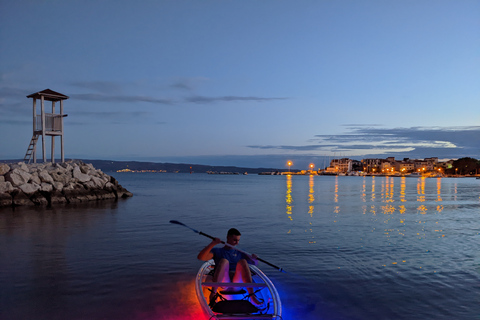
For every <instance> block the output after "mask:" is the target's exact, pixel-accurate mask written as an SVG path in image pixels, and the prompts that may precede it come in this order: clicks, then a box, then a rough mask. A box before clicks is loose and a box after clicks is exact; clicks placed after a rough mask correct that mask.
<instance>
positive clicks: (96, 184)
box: [0, 161, 133, 207]
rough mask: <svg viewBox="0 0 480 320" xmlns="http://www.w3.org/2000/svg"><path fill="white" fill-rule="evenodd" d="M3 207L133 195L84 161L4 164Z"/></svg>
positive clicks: (1, 166)
mask: <svg viewBox="0 0 480 320" xmlns="http://www.w3.org/2000/svg"><path fill="white" fill-rule="evenodd" d="M0 172H2V174H0V207H3V206H27V205H30V206H32V205H38V206H51V205H52V204H65V203H77V202H86V201H98V200H104V199H114V198H115V199H118V198H126V197H131V196H133V194H132V193H131V192H129V191H128V190H126V189H125V188H123V187H122V186H121V185H120V184H119V183H118V181H117V180H116V179H115V178H113V177H111V176H109V175H108V174H105V173H104V172H102V171H101V170H97V169H95V168H94V167H93V165H92V164H85V163H83V162H81V161H69V162H67V163H53V164H52V163H35V164H29V165H26V164H25V163H23V162H19V163H16V164H11V165H5V164H0Z"/></svg>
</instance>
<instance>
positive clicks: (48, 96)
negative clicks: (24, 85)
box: [27, 89, 68, 101]
mask: <svg viewBox="0 0 480 320" xmlns="http://www.w3.org/2000/svg"><path fill="white" fill-rule="evenodd" d="M42 96H43V99H44V100H47V101H60V100H67V99H68V96H66V95H64V94H61V93H58V92H55V91H53V90H50V89H45V90H43V91H39V92H35V93H32V94H31V95H28V96H27V98H34V99H41V97H42Z"/></svg>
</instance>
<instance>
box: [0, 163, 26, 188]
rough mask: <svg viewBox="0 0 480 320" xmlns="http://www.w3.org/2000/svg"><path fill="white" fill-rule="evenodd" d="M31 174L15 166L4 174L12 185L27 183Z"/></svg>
mask: <svg viewBox="0 0 480 320" xmlns="http://www.w3.org/2000/svg"><path fill="white" fill-rule="evenodd" d="M31 177H32V175H31V174H30V173H28V172H25V171H24V170H20V169H18V168H15V169H13V170H11V171H9V172H7V173H6V174H5V180H6V181H10V182H11V183H12V185H13V186H14V187H18V186H21V185H22V184H25V183H27V182H28V181H29V180H30V178H31Z"/></svg>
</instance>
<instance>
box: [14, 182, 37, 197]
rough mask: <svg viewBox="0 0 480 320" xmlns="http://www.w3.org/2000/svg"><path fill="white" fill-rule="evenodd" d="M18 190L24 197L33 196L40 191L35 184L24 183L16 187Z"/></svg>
mask: <svg viewBox="0 0 480 320" xmlns="http://www.w3.org/2000/svg"><path fill="white" fill-rule="evenodd" d="M18 188H19V189H20V190H22V191H23V193H25V194H26V195H33V194H34V193H35V192H37V191H38V190H40V186H39V185H38V184H36V183H24V184H22V185H21V186H18Z"/></svg>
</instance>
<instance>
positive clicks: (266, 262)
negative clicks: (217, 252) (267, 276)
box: [198, 231, 283, 271]
mask: <svg viewBox="0 0 480 320" xmlns="http://www.w3.org/2000/svg"><path fill="white" fill-rule="evenodd" d="M198 234H199V235H202V236H205V237H207V238H210V239H212V240H215V237H212V236H211V235H208V234H206V233H204V232H202V231H199V232H198ZM221 243H222V244H224V245H226V246H227V247H230V248H232V249H235V250H237V251H238V252H241V253H243V254H246V255H247V256H249V257H251V256H252V255H251V254H250V253H248V252H245V251H243V250H240V249H239V248H237V247H235V246H232V245H231V244H228V243H226V242H225V241H222V242H221ZM257 260H258V261H261V262H263V263H265V264H268V265H269V266H270V267H273V268H275V269H277V270H279V271H283V269H282V268H280V267H277V266H276V265H274V264H272V263H270V262H268V261H265V260H263V259H261V258H259V257H257Z"/></svg>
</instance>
